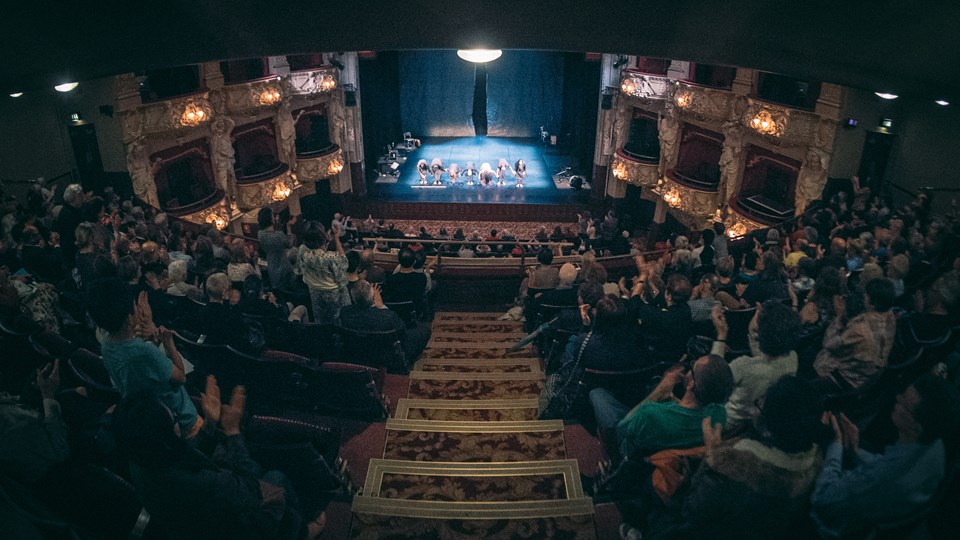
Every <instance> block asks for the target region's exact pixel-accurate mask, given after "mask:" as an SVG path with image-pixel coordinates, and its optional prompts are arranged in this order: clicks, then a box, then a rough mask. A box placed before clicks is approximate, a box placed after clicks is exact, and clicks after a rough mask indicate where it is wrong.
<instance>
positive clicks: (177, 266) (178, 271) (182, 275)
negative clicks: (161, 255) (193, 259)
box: [167, 259, 200, 298]
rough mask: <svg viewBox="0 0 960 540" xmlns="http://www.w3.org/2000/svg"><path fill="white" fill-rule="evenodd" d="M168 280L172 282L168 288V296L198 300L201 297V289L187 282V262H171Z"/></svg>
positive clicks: (181, 260) (180, 260)
mask: <svg viewBox="0 0 960 540" xmlns="http://www.w3.org/2000/svg"><path fill="white" fill-rule="evenodd" d="M167 279H169V280H170V285H168V286H167V294H169V295H171V296H189V297H191V298H197V297H198V296H199V295H200V289H198V288H197V287H196V286H195V285H191V284H189V283H187V282H186V279H187V261H185V260H183V259H179V260H174V261H170V266H168V267H167Z"/></svg>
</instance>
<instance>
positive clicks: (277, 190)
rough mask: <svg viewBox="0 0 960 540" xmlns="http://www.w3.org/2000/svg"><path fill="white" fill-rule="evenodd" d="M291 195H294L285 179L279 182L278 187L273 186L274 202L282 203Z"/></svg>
mask: <svg viewBox="0 0 960 540" xmlns="http://www.w3.org/2000/svg"><path fill="white" fill-rule="evenodd" d="M291 193H293V190H292V189H290V187H289V186H287V183H286V182H284V181H283V178H281V179H279V180H277V183H276V185H274V186H273V200H275V201H282V200H284V199H286V198H287V197H289V196H290V194H291Z"/></svg>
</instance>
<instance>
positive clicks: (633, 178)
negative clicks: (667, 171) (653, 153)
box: [610, 150, 660, 187]
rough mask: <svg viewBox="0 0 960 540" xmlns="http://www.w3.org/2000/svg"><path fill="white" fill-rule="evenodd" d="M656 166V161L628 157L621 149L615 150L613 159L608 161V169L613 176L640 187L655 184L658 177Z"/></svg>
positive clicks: (657, 166)
mask: <svg viewBox="0 0 960 540" xmlns="http://www.w3.org/2000/svg"><path fill="white" fill-rule="evenodd" d="M658 168H659V163H658V162H653V163H647V162H642V161H637V160H634V159H630V157H629V156H627V155H625V154H623V152H622V150H617V152H616V153H615V154H614V155H613V161H612V162H611V163H610V170H611V173H612V174H613V177H614V178H616V179H617V180H621V181H623V182H627V183H629V184H633V185H635V186H641V187H654V186H656V185H657V182H658V180H659V179H660V175H659V172H658Z"/></svg>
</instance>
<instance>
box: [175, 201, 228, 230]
mask: <svg viewBox="0 0 960 540" xmlns="http://www.w3.org/2000/svg"><path fill="white" fill-rule="evenodd" d="M226 200H227V199H226V196H223V197H221V198H220V199H219V200H218V201H216V202H214V203H213V204H211V205H210V206H208V207H206V208H204V209H203V210H200V211H198V212H194V213H192V214H187V215H185V216H182V217H181V218H180V219H183V220H185V221H189V222H191V223H196V224H198V225H203V224H204V223H212V224H213V225H214V226H216V227H217V228H221V229H222V228H225V227H226V226H227V225H229V223H230V219H231V217H232V216H231V213H230V210H229V209H228V208H227V204H226ZM223 221H226V223H225V224H223V226H222V227H221V223H222V222H223Z"/></svg>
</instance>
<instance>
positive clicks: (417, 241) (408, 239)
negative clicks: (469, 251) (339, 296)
mask: <svg viewBox="0 0 960 540" xmlns="http://www.w3.org/2000/svg"><path fill="white" fill-rule="evenodd" d="M363 241H364V242H375V243H378V244H379V243H381V242H388V243H396V242H406V243H411V244H441V245H442V244H488V245H490V244H493V245H501V244H504V245H511V246H515V245H521V246H529V245H536V246H551V247H553V246H560V247H572V246H573V242H566V241H563V242H551V241H549V240H545V241H542V242H541V241H540V240H454V239H452V238H451V239H449V240H438V239H435V238H433V239H426V238H419V237H416V236H404V237H402V238H400V237H397V238H384V237H382V236H378V237H376V238H364V239H363Z"/></svg>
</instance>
